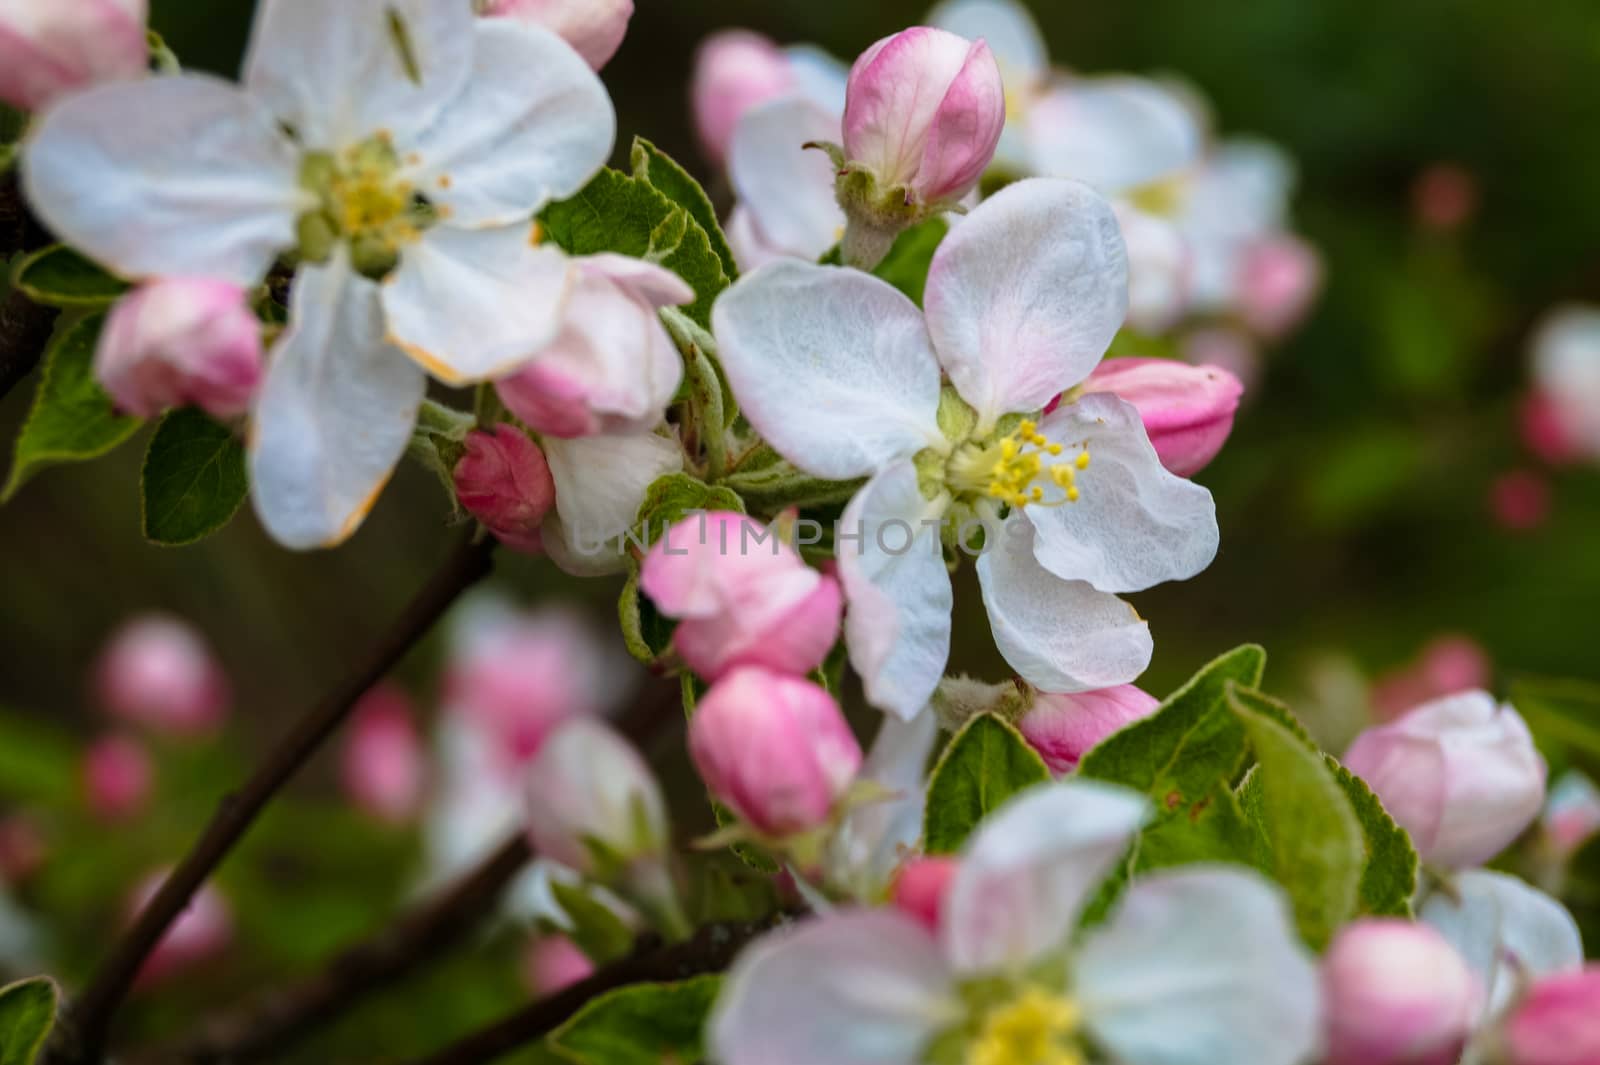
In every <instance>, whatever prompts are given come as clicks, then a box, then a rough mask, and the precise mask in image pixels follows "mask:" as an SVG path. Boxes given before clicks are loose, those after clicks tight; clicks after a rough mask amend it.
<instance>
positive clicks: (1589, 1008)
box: [1495, 965, 1600, 1065]
mask: <svg viewBox="0 0 1600 1065" xmlns="http://www.w3.org/2000/svg"><path fill="white" fill-rule="evenodd" d="M1495 1042H1496V1043H1497V1044H1498V1047H1499V1050H1500V1053H1501V1055H1502V1060H1504V1061H1505V1062H1506V1063H1507V1065H1594V1063H1595V1062H1597V1061H1600V965H1590V966H1587V967H1585V968H1583V969H1582V970H1580V971H1578V972H1573V973H1562V974H1560V975H1557V976H1551V977H1548V978H1546V979H1544V980H1540V981H1539V982H1538V983H1536V984H1534V985H1533V987H1532V988H1531V989H1530V990H1529V991H1528V993H1527V995H1526V996H1524V997H1523V999H1522V1000H1521V1001H1520V1002H1519V1003H1517V1007H1516V1009H1515V1010H1514V1011H1513V1012H1512V1014H1511V1015H1510V1016H1509V1017H1508V1018H1506V1022H1505V1024H1504V1025H1503V1026H1502V1027H1501V1029H1500V1031H1499V1032H1498V1033H1497V1036H1496V1040H1495Z"/></svg>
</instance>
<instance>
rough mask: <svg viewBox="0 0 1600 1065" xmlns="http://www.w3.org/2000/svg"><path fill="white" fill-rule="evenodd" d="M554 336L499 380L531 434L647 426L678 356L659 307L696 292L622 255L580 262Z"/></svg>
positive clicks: (666, 392) (678, 373) (678, 376)
mask: <svg viewBox="0 0 1600 1065" xmlns="http://www.w3.org/2000/svg"><path fill="white" fill-rule="evenodd" d="M578 268H579V277H578V281H577V284H576V285H575V286H574V288H573V291H572V295H571V297H570V298H569V300H568V303H567V316H566V321H565V324H564V325H563V328H562V331H561V334H560V335H559V336H557V337H556V339H555V340H554V341H553V342H552V343H551V344H550V345H549V346H548V347H546V348H545V349H544V350H542V351H541V352H539V354H538V355H537V356H536V357H535V358H534V359H533V361H532V362H530V363H528V364H527V365H526V366H524V367H523V368H522V369H521V370H519V371H518V372H517V373H515V374H512V375H511V376H510V377H507V378H504V379H502V380H501V381H499V382H498V383H497V384H496V388H497V389H498V391H499V393H500V398H501V399H502V400H504V401H505V405H506V406H507V407H509V408H510V410H511V413H513V414H515V415H516V416H517V417H518V418H521V419H522V420H523V421H524V422H526V423H527V424H528V425H529V426H531V427H532V428H533V429H534V430H535V431H536V432H540V433H543V434H545V435H547V436H558V437H562V438H567V439H570V438H573V437H580V436H593V435H595V434H597V433H615V432H630V431H647V430H649V429H651V428H653V427H654V426H655V424H656V423H657V422H659V421H660V420H661V412H662V410H663V409H664V408H665V407H666V405H667V404H668V403H670V402H671V401H672V397H673V395H674V394H675V393H676V392H677V390H678V383H679V382H680V381H682V380H683V359H682V358H681V357H680V356H679V355H678V349H677V347H676V345H674V344H673V342H672V338H671V337H670V336H668V335H667V330H666V327H665V326H663V325H662V324H661V319H660V317H659V315H658V314H657V313H656V312H657V311H659V310H660V309H661V308H662V307H675V306H678V305H680V304H684V303H688V302H690V301H691V300H693V299H694V290H693V289H692V288H690V287H689V286H688V285H687V284H685V283H684V281H683V279H682V278H680V277H678V275H677V274H674V273H672V272H671V271H670V270H665V269H662V268H661V267H659V266H652V265H650V264H649V263H645V262H641V261H640V260H638V259H629V258H626V257H624V256H621V255H591V256H589V257H588V258H586V259H580V260H578Z"/></svg>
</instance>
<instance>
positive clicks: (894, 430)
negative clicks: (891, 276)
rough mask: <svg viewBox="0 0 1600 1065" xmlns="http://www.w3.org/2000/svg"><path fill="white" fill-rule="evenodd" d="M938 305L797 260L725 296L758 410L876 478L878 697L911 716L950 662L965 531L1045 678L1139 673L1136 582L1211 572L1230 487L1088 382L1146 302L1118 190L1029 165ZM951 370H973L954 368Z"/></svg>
mask: <svg viewBox="0 0 1600 1065" xmlns="http://www.w3.org/2000/svg"><path fill="white" fill-rule="evenodd" d="M925 304H926V307H927V312H926V316H924V315H923V313H922V312H919V311H918V310H917V308H916V306H915V305H914V304H913V303H912V302H911V301H910V300H909V299H907V298H906V297H905V296H904V295H902V294H901V293H900V292H898V291H896V290H895V289H894V288H892V287H891V286H889V285H888V284H886V283H884V282H882V281H880V280H878V279H877V278H874V277H871V276H869V275H867V274H864V273H861V272H860V271H857V270H848V269H841V268H834V267H823V266H813V265H809V264H804V263H799V262H793V261H783V262H777V263H772V264H769V265H767V266H765V267H762V268H761V269H759V270H757V271H755V272H754V273H751V274H747V275H746V276H745V277H743V278H741V279H740V280H739V282H738V283H737V284H735V285H734V286H733V287H732V288H731V289H729V290H728V291H727V292H725V293H724V294H723V295H722V297H721V298H720V299H719V300H718V301H717V305H716V307H715V309H714V311H713V323H714V326H715V331H716V335H717V340H718V342H719V351H720V354H721V358H722V364H723V368H724V370H725V371H726V372H727V375H728V380H729V382H730V383H731V384H732V386H733V390H734V393H735V395H736V396H737V398H738V400H739V403H740V409H741V411H742V412H743V413H744V415H745V417H746V418H748V419H749V421H750V423H751V425H753V426H754V427H755V428H756V429H757V430H758V431H759V432H760V433H761V435H762V437H763V439H765V440H766V441H768V443H770V444H771V446H772V447H773V448H774V449H775V450H776V451H777V452H778V453H779V454H780V455H782V456H783V457H784V458H785V459H787V460H788V461H789V462H790V463H792V464H793V465H794V466H796V467H797V468H799V469H801V470H803V471H805V472H806V473H809V474H811V475H813V476H816V477H822V478H827V479H830V480H848V479H851V478H856V477H869V478H870V480H869V481H868V482H867V484H866V485H865V486H864V487H863V488H862V489H861V490H860V491H859V492H857V494H856V496H855V498H854V499H853V500H851V502H850V504H849V505H848V506H847V507H846V508H845V512H844V516H843V519H842V521H841V523H840V529H839V534H838V535H839V543H838V556H839V578H840V581H841V583H842V584H843V586H844V590H845V598H846V600H847V602H848V603H849V605H850V609H849V612H848V614H847V616H846V619H845V640H846V643H847V645H848V647H849V650H850V657H851V661H852V662H853V663H854V665H855V668H856V671H857V672H858V673H859V674H860V675H861V677H862V678H863V681H864V683H865V686H866V691H867V697H868V699H869V701H871V702H872V703H873V704H874V705H876V706H879V707H881V708H883V709H886V710H890V711H892V712H894V713H896V714H899V715H900V716H902V717H905V718H910V717H912V716H913V715H915V714H916V713H917V711H919V710H921V709H922V707H923V706H924V705H926V703H927V701H928V697H929V696H930V695H931V693H932V692H933V690H934V687H935V686H936V685H937V683H938V681H939V677H940V676H941V674H942V673H943V672H944V665H945V662H946V659H947V657H948V652H949V643H950V613H951V607H952V591H951V583H950V576H949V571H948V570H947V569H946V566H945V560H944V556H943V553H942V551H941V550H940V547H941V540H942V539H943V540H944V541H945V543H947V544H950V545H952V546H953V545H956V544H957V542H958V541H959V544H960V545H961V546H962V547H964V548H966V549H968V550H971V539H970V538H971V537H973V536H975V535H976V534H977V532H978V531H979V530H981V531H982V532H983V544H982V548H983V549H982V553H981V555H980V557H979V559H978V575H979V579H980V581H981V583H982V585H983V589H984V602H985V606H986V607H987V609H988V612H989V619H990V623H991V627H992V629H993V631H994V634H995V639H996V641H997V643H998V644H999V647H1000V650H1001V653H1002V654H1004V655H1005V656H1006V659H1007V661H1008V662H1010V663H1011V665H1012V667H1013V668H1015V669H1016V670H1017V671H1018V672H1019V673H1020V674H1021V675H1022V676H1023V677H1024V678H1025V679H1027V680H1028V681H1029V682H1030V683H1032V684H1034V685H1035V686H1036V687H1039V688H1042V689H1045V690H1049V691H1059V692H1073V691H1087V690H1092V689H1096V688H1107V687H1112V686H1114V685H1117V684H1125V683H1127V682H1129V681H1131V680H1133V679H1134V678H1135V677H1137V676H1138V675H1139V674H1140V673H1141V672H1142V671H1143V670H1144V667H1145V666H1146V665H1147V664H1148V662H1149V658H1150V653H1151V644H1150V635H1149V630H1148V628H1147V626H1146V625H1145V623H1144V622H1143V621H1142V620H1141V619H1140V618H1139V617H1138V616H1137V615H1136V614H1134V612H1133V611H1132V609H1131V608H1129V607H1128V606H1127V605H1126V604H1125V603H1123V602H1122V601H1121V600H1120V599H1118V598H1116V596H1115V594H1113V593H1116V592H1127V591H1137V590H1140V589H1143V588H1147V587H1150V586H1151V585H1154V584H1158V583H1160V582H1162V581H1166V580H1174V579H1182V578H1186V577H1190V576H1193V575H1194V574H1195V573H1198V572H1199V571H1200V570H1202V569H1204V568H1205V566H1206V565H1208V564H1209V563H1210V561H1211V558H1212V556H1213V555H1214V554H1215V552H1216V544H1217V527H1216V515H1215V508H1214V505H1213V503H1212V501H1211V495H1210V493H1209V492H1207V491H1206V490H1205V489H1203V488H1200V487H1198V486H1196V485H1193V484H1190V483H1189V482H1187V481H1184V480H1181V479H1180V478H1177V477H1175V476H1173V475H1172V474H1170V473H1168V472H1167V471H1166V470H1165V469H1164V468H1163V467H1162V466H1161V463H1160V460H1159V458H1158V457H1157V455H1156V452H1155V449H1154V448H1153V447H1151V445H1150V441H1149V439H1148V438H1147V437H1146V436H1145V431H1144V426H1143V424H1142V423H1141V421H1140V419H1139V414H1138V411H1137V410H1136V409H1135V408H1134V407H1133V406H1132V405H1131V404H1128V403H1125V402H1123V401H1122V400H1120V399H1118V398H1116V397H1115V396H1110V395H1105V394H1094V395H1086V396H1082V397H1081V398H1078V399H1076V400H1074V401H1073V402H1070V403H1063V404H1061V405H1060V406H1058V407H1057V408H1056V409H1055V410H1054V411H1052V412H1051V413H1050V414H1048V415H1046V416H1045V417H1043V418H1042V419H1038V418H1037V412H1038V411H1039V410H1040V408H1042V407H1043V406H1044V405H1045V404H1046V403H1048V402H1049V401H1050V400H1051V399H1053V398H1054V397H1055V396H1057V395H1059V394H1060V393H1061V392H1063V391H1064V390H1066V389H1068V388H1070V387H1072V386H1073V385H1075V384H1078V383H1080V382H1082V381H1083V380H1084V379H1085V378H1087V377H1088V376H1089V374H1090V373H1091V372H1092V371H1093V369H1094V367H1095V365H1096V364H1097V363H1098V362H1099V361H1100V358H1101V356H1102V355H1103V354H1104V352H1105V349H1106V347H1107V345H1108V344H1109V343H1110V340H1111V337H1112V336H1113V335H1114V334H1115V332H1116V331H1117V329H1118V327H1119V326H1120V325H1121V324H1122V320H1123V317H1124V315H1125V313H1126V305H1127V288H1126V259H1125V255H1124V252H1123V247H1122V240H1121V237H1120V236H1119V234H1118V232H1117V227H1116V220H1115V218H1114V217H1113V215H1112V213H1111V209H1110V207H1109V206H1108V205H1107V204H1106V203H1105V202H1104V201H1103V200H1101V199H1100V198H1099V197H1098V196H1096V195H1095V194H1094V193H1093V192H1091V191H1090V190H1089V189H1087V188H1086V187H1084V186H1082V185H1080V184H1077V183H1075V182H1069V181H1058V180H1046V179H1035V180H1030V181H1023V182H1018V183H1017V184H1014V185H1011V186H1010V187H1008V188H1006V189H1004V190H1003V191H1001V192H1000V193H999V194H997V195H996V196H994V197H993V198H992V199H990V200H988V201H986V202H985V203H983V204H982V205H981V206H979V207H978V208H977V209H976V210H974V211H973V212H972V213H971V215H969V216H968V217H967V218H966V220H964V221H963V222H962V224H961V225H959V226H957V227H956V228H954V229H953V230H952V231H951V232H950V234H949V235H948V236H946V237H945V239H944V241H943V242H942V243H941V244H940V246H939V249H938V251H937V253H936V254H935V255H934V257H933V262H932V265H931V267H930V269H929V273H928V284H927V291H926V295H925ZM941 371H943V372H944V373H947V374H948V375H949V378H950V382H951V385H950V386H949V387H947V388H942V387H941V382H940V376H941Z"/></svg>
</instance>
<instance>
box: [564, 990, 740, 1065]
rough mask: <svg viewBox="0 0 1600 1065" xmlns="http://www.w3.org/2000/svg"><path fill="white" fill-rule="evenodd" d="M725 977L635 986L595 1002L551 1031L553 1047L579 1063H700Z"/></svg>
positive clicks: (593, 1000) (596, 999) (607, 1064)
mask: <svg viewBox="0 0 1600 1065" xmlns="http://www.w3.org/2000/svg"><path fill="white" fill-rule="evenodd" d="M721 986H722V977H721V975H720V974H717V973H709V974H706V975H704V976H696V977H694V978H692V979H689V980H684V981H682V982H680V983H675V984H633V985H631V986H628V987H623V988H619V989H617V990H616V991H611V992H608V993H606V994H604V995H600V996H599V997H597V998H594V999H592V1000H590V1001H589V1002H588V1003H587V1004H586V1005H585V1006H584V1007H583V1009H581V1010H579V1011H578V1012H577V1013H576V1014H574V1015H573V1017H572V1018H571V1019H570V1020H568V1021H567V1022H566V1023H565V1024H563V1025H562V1026H561V1027H559V1028H557V1029H556V1030H555V1031H554V1032H551V1033H550V1043H551V1045H553V1046H554V1047H555V1048H556V1049H557V1050H559V1051H561V1052H562V1053H563V1054H565V1055H567V1056H568V1057H569V1058H571V1059H572V1060H573V1061H575V1062H578V1063H579V1065H663V1063H668V1062H670V1063H674V1065H677V1063H681V1065H694V1063H695V1062H698V1061H700V1060H702V1059H703V1058H704V1057H705V1049H704V1046H703V1044H702V1042H701V1039H702V1034H701V1033H702V1032H703V1031H704V1029H705V1024H706V1016H707V1014H709V1013H710V1012H711V1006H712V1003H714V1002H715V1001H716V999H717V991H718V989H719V988H720V987H721Z"/></svg>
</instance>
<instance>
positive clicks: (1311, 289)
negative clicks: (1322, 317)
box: [1239, 234, 1322, 340]
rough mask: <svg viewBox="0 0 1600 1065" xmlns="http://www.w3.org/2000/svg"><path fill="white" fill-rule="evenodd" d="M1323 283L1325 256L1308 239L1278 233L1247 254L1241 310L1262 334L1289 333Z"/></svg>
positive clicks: (1273, 336)
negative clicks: (1307, 241)
mask: <svg viewBox="0 0 1600 1065" xmlns="http://www.w3.org/2000/svg"><path fill="white" fill-rule="evenodd" d="M1321 287H1322V259H1321V258H1320V257H1319V256H1318V255H1317V253H1316V250H1315V249H1314V248H1312V247H1311V245H1309V244H1307V243H1306V242H1305V241H1303V240H1300V239H1298V238H1296V237H1292V236H1289V235H1287V234H1279V235H1278V236H1275V237H1271V238H1269V239H1267V240H1264V241H1261V242H1260V243H1259V244H1256V245H1255V246H1254V247H1252V248H1251V249H1250V250H1249V251H1248V252H1247V253H1246V254H1245V256H1244V262H1243V265H1242V266H1241V268H1240V277H1239V313H1240V315H1241V316H1242V317H1243V318H1244V321H1245V324H1246V325H1248V326H1249V327H1250V328H1251V329H1252V330H1254V331H1255V332H1256V333H1258V334H1259V335H1261V336H1264V337H1266V338H1267V339H1269V340H1275V339H1278V338H1279V337H1282V336H1283V335H1284V334H1286V333H1288V332H1289V330H1291V329H1293V328H1294V327H1295V326H1296V325H1299V324H1300V321H1301V319H1303V318H1304V317H1305V316H1306V312H1307V311H1309V310H1310V309H1311V303H1312V300H1313V299H1315V297H1316V295H1317V290H1318V289H1320V288H1321Z"/></svg>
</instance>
